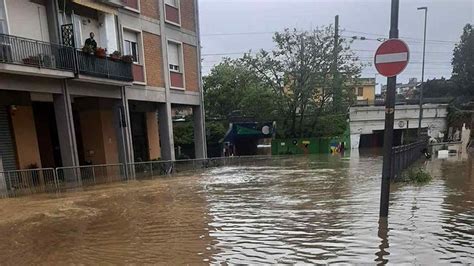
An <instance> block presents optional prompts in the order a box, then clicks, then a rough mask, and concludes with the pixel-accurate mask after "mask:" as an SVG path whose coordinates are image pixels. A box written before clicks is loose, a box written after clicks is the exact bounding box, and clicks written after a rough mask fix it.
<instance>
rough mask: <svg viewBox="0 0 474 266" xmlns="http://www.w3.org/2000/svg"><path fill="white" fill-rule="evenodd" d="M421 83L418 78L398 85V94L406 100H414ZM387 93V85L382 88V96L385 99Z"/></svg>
mask: <svg viewBox="0 0 474 266" xmlns="http://www.w3.org/2000/svg"><path fill="white" fill-rule="evenodd" d="M420 84H421V82H418V80H417V78H410V79H409V80H408V83H397V87H396V88H397V94H400V95H402V96H403V97H404V98H405V99H413V98H414V96H415V92H416V90H417V88H418V87H419V86H420ZM386 92H387V85H383V86H382V96H383V97H385V94H386Z"/></svg>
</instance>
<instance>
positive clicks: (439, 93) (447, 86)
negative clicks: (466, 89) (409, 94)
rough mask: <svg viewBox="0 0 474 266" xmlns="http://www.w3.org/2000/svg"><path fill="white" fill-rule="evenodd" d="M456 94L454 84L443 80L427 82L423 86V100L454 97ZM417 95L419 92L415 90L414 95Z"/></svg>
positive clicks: (456, 90)
mask: <svg viewBox="0 0 474 266" xmlns="http://www.w3.org/2000/svg"><path fill="white" fill-rule="evenodd" d="M458 93H459V91H458V89H457V86H456V84H455V83H454V82H453V81H452V80H449V79H445V78H441V79H432V80H427V81H426V82H425V84H424V85H423V97H424V98H446V97H456V96H457V95H458ZM419 94H420V92H419V91H418V90H416V91H415V95H416V96H418V95H419Z"/></svg>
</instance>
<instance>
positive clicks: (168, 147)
mask: <svg viewBox="0 0 474 266" xmlns="http://www.w3.org/2000/svg"><path fill="white" fill-rule="evenodd" d="M158 121H159V129H160V140H161V159H162V160H165V161H170V160H171V161H174V160H175V154H174V139H173V121H172V119H171V103H169V102H167V103H162V104H161V103H160V104H158Z"/></svg>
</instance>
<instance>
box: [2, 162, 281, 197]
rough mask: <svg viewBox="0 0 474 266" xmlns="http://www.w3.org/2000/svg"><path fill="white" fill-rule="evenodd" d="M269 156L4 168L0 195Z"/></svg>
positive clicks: (152, 175) (143, 177) (153, 175)
mask: <svg viewBox="0 0 474 266" xmlns="http://www.w3.org/2000/svg"><path fill="white" fill-rule="evenodd" d="M271 158H275V156H274V157H272V156H241V157H237V156H236V157H219V158H209V159H194V160H177V161H149V162H136V163H128V164H103V165H85V166H74V167H58V168H56V169H53V168H44V169H31V170H16V171H5V172H0V198H1V197H18V196H23V195H30V194H35V193H45V192H51V193H55V192H62V191H66V190H68V189H74V188H80V187H88V186H94V185H100V184H108V183H115V182H121V181H129V180H146V179H155V178H158V177H163V176H171V175H176V174H183V173H190V172H194V171H200V170H203V169H207V168H212V167H220V166H234V165H255V164H257V163H258V162H261V161H264V160H268V159H271Z"/></svg>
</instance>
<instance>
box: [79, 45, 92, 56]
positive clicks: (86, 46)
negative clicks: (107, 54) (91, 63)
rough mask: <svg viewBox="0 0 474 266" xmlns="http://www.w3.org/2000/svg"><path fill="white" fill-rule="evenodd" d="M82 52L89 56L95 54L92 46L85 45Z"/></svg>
mask: <svg viewBox="0 0 474 266" xmlns="http://www.w3.org/2000/svg"><path fill="white" fill-rule="evenodd" d="M82 52H84V53H85V54H88V55H93V54H94V53H95V51H94V47H92V45H84V46H83V47H82Z"/></svg>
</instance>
